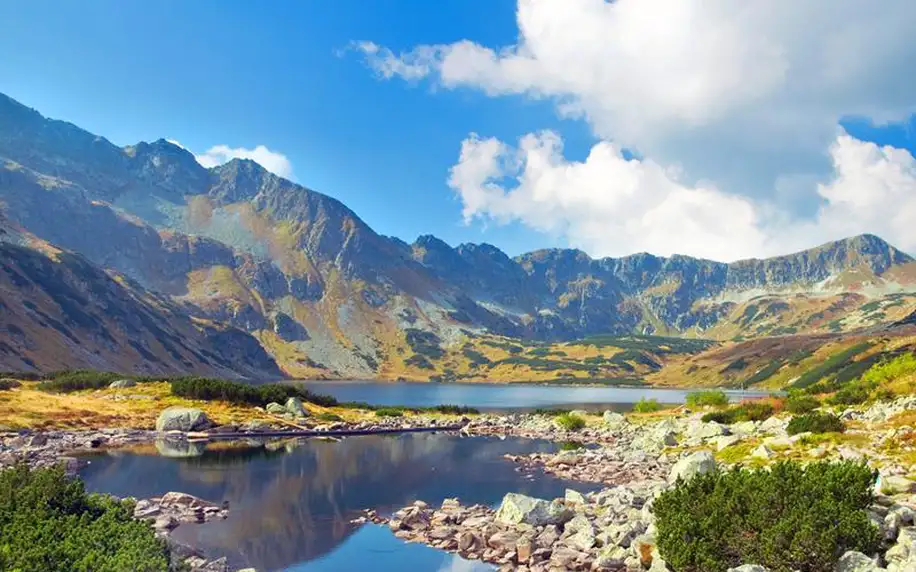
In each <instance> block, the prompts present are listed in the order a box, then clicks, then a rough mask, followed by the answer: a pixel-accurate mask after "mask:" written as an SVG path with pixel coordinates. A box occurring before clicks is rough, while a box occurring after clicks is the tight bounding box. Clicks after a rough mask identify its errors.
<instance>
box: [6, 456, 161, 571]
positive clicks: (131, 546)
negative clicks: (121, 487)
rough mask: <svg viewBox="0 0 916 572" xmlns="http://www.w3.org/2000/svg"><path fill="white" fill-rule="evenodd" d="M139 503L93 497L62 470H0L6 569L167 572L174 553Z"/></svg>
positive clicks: (18, 467)
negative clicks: (142, 515) (139, 516)
mask: <svg viewBox="0 0 916 572" xmlns="http://www.w3.org/2000/svg"><path fill="white" fill-rule="evenodd" d="M132 515H133V503H131V502H128V501H119V500H115V499H114V498H112V497H108V496H104V495H94V494H93V495H90V494H87V493H86V491H85V488H84V487H83V483H82V481H80V480H77V479H69V478H67V476H66V474H65V473H64V470H63V469H62V468H60V467H57V468H53V469H35V470H31V469H29V468H28V467H27V466H26V465H24V464H21V465H17V466H14V467H11V468H9V469H5V470H3V471H2V472H0V570H19V571H27V570H74V571H90V570H91V571H92V572H121V571H122V570H137V571H140V572H158V571H162V572H165V571H166V570H168V569H169V564H168V563H169V552H168V549H167V548H166V545H165V543H164V542H163V541H161V540H159V539H157V538H156V536H155V534H154V533H153V529H152V528H151V527H150V526H149V524H147V523H144V522H140V521H136V520H134V519H133V516H132Z"/></svg>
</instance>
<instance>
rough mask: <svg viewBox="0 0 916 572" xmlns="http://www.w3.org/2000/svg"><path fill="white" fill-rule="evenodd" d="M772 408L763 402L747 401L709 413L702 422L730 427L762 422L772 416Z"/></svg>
mask: <svg viewBox="0 0 916 572" xmlns="http://www.w3.org/2000/svg"><path fill="white" fill-rule="evenodd" d="M774 412H775V411H774V409H773V406H772V405H770V404H769V403H766V402H763V401H748V402H747V403H742V404H741V405H736V406H734V407H730V408H729V409H726V410H724V411H711V412H709V413H707V414H706V415H704V416H703V421H704V422H706V423H709V422H710V421H715V422H716V423H723V424H725V425H731V424H732V423H738V422H739V421H764V420H766V419H769V418H770V417H772V416H773V413H774Z"/></svg>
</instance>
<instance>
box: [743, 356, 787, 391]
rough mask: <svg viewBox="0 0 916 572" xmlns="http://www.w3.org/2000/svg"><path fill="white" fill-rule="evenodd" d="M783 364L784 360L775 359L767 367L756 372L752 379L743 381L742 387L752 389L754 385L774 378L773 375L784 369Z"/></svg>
mask: <svg viewBox="0 0 916 572" xmlns="http://www.w3.org/2000/svg"><path fill="white" fill-rule="evenodd" d="M782 364H783V362H782V360H778V359H774V360H773V361H771V362H770V363H768V364H766V365H765V366H763V367H762V368H760V369H759V370H757V371H756V372H754V374H753V375H751V376H750V377H748V378H747V379H745V380H744V381H742V382H741V385H742V386H744V387H750V386H752V385H754V384H757V383H762V382H764V381H766V380H768V379H770V377H772V376H773V374H775V373H776V372H777V371H779V369H780V368H781V367H782Z"/></svg>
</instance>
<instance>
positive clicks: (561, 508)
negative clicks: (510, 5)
mask: <svg viewBox="0 0 916 572" xmlns="http://www.w3.org/2000/svg"><path fill="white" fill-rule="evenodd" d="M293 406H295V404H293ZM284 409H285V410H286V411H287V413H286V414H284V415H287V416H290V417H292V414H290V413H289V411H288V409H287V408H286V407H284ZM914 409H916V398H912V397H909V398H903V399H898V400H897V401H895V402H893V403H878V404H874V405H872V406H871V407H869V408H867V409H861V410H859V409H847V410H844V411H840V412H839V414H840V416H841V417H842V418H843V419H845V420H847V422H849V423H850V424H851V426H850V428H849V430H848V431H847V433H846V434H844V436H843V438H842V439H840V438H836V439H833V440H831V439H829V438H824V437H823V436H819V437H818V436H811V435H810V434H800V435H794V436H789V435H788V433H787V430H786V429H787V425H788V418H787V417H782V416H774V417H771V418H769V419H767V420H766V421H763V422H753V421H745V422H738V423H734V424H731V425H724V424H719V423H716V422H703V421H702V420H701V419H700V417H701V413H696V412H690V411H687V410H686V409H685V410H681V411H679V412H678V413H677V414H675V415H669V416H666V417H663V418H660V419H658V418H656V419H655V420H645V419H639V418H633V419H631V418H628V417H626V416H624V415H621V414H619V413H614V412H610V411H608V412H605V413H604V414H603V415H601V416H598V415H594V414H586V413H584V412H581V413H579V415H581V416H582V417H587V418H588V423H587V424H586V426H585V427H583V428H581V429H578V430H568V429H564V428H563V427H561V426H560V424H558V423H557V422H556V420H555V419H553V418H551V417H549V416H545V415H539V414H509V415H479V416H474V417H473V418H466V417H465V418H462V419H461V423H462V424H463V427H462V429H461V433H462V434H466V435H482V436H513V437H523V438H531V439H541V440H549V441H553V442H574V443H575V445H573V448H572V449H570V450H561V451H559V452H556V453H533V454H530V455H507V456H506V459H507V462H514V463H516V464H517V465H518V470H519V471H524V472H531V473H536V472H538V471H543V472H546V473H549V474H552V475H554V476H556V477H559V478H562V479H566V480H570V481H580V482H590V483H599V484H602V485H604V487H605V488H603V489H602V490H600V491H597V492H594V493H589V494H585V495H583V494H580V493H577V492H575V491H572V490H569V491H567V493H566V495H565V497H564V498H562V499H554V500H546V499H534V498H530V497H525V496H524V495H518V494H514V493H510V494H509V495H507V496H506V498H505V499H504V500H503V502H502V504H501V505H500V507H498V508H496V509H494V508H491V507H487V506H482V505H475V506H463V505H462V504H461V503H460V501H459V500H458V499H448V500H446V501H445V502H443V503H442V505H441V506H439V507H438V508H431V507H430V506H429V505H427V504H426V503H424V502H422V501H418V502H416V503H414V504H413V505H411V506H408V507H405V508H403V509H401V510H399V511H397V512H395V513H394V514H392V515H379V514H375V513H374V512H371V511H370V512H368V513H367V515H366V517H365V520H368V521H372V522H376V523H380V524H385V525H387V526H389V527H390V528H391V529H392V531H393V532H394V534H395V535H396V536H398V537H399V538H402V539H404V540H407V541H410V542H421V543H424V544H428V545H430V546H432V547H435V548H438V549H441V550H446V551H450V552H455V553H458V554H460V555H461V556H462V557H464V558H467V559H469V560H481V561H485V562H488V563H491V564H494V565H496V566H499V567H500V568H501V569H504V570H522V571H525V570H530V571H547V570H628V571H631V572H636V571H647V570H648V571H651V572H662V571H664V570H668V568H667V566H666V564H665V563H664V561H663V560H662V559H661V557H660V555H659V554H658V550H657V548H656V547H655V536H654V535H655V529H654V526H655V523H654V516H653V514H652V510H651V509H652V501H653V499H654V498H655V497H656V496H657V495H658V494H659V493H660V492H662V491H664V490H665V489H666V488H667V487H669V486H670V485H671V483H673V482H674V481H675V480H676V478H677V477H678V476H682V477H689V476H691V475H693V474H697V473H702V472H706V471H708V470H710V469H711V468H712V467H714V466H716V465H717V464H718V465H730V464H734V463H737V462H741V463H750V464H756V465H766V464H768V463H769V462H772V461H774V460H777V459H780V458H793V459H800V460H805V459H811V460H814V459H824V458H827V459H867V460H868V462H869V463H870V464H871V465H872V466H873V467H874V468H876V469H877V470H878V471H879V474H880V477H879V482H878V484H877V485H876V488H877V491H878V497H877V498H878V500H877V502H876V503H875V505H874V506H872V507H871V509H870V514H871V517H872V519H873V521H874V522H875V523H876V524H878V525H879V526H880V527H881V530H882V532H883V535H884V538H885V540H886V545H885V550H883V552H882V553H881V554H876V555H859V554H857V553H852V554H848V555H845V556H844V558H843V560H841V565H839V566H838V567H837V569H836V570H837V571H838V572H875V571H881V570H887V571H891V572H903V571H905V570H916V528H914V526H913V525H914V514H916V513H914V511H916V482H914V481H912V480H909V479H908V478H907V477H908V476H911V475H913V474H916V466H913V465H912V463H911V461H907V459H912V458H913V457H912V453H913V452H914V447H913V443H914V442H916V440H914V439H913V437H914V429H913V427H912V426H911V425H901V424H896V425H895V424H889V421H890V420H891V419H892V418H894V417H895V416H897V415H899V414H901V413H905V412H908V411H912V410H914ZM166 412H168V415H166ZM166 412H163V416H162V417H161V418H160V419H161V420H163V421H162V423H157V428H158V429H159V431H147V430H134V429H106V430H97V431H60V430H51V431H21V432H7V433H0V466H6V465H10V464H13V463H15V462H20V461H23V462H26V463H28V464H30V465H31V466H35V467H43V466H50V465H54V464H57V463H61V462H63V463H65V464H66V466H67V469H68V470H69V471H71V472H75V471H76V470H77V468H78V462H79V461H78V458H79V457H80V455H81V454H83V453H87V452H91V451H95V450H99V449H103V448H117V447H126V446H131V445H136V444H144V443H150V442H153V443H155V444H156V446H157V448H158V449H159V450H160V453H162V454H170V455H181V456H185V455H196V454H200V453H202V452H203V449H204V447H203V446H202V442H195V441H194V437H198V436H205V435H217V436H218V435H221V434H230V433H235V432H239V431H243V432H246V433H247V434H248V435H250V436H251V437H254V438H257V437H258V435H259V434H262V433H264V432H268V431H273V430H276V429H279V428H283V427H287V425H286V424H284V423H282V422H281V423H277V424H265V423H246V424H241V425H224V426H218V427H216V426H213V424H212V423H210V422H209V420H208V419H207V418H206V415H205V414H204V413H203V412H202V411H200V410H189V409H187V408H179V409H175V408H172V409H171V410H166ZM296 420H297V422H298V424H302V425H304V426H305V425H307V426H308V427H309V429H311V430H315V431H317V432H331V431H335V430H339V429H354V428H359V429H364V430H373V429H381V430H390V429H399V428H403V429H408V428H415V427H418V426H425V427H431V428H435V427H436V426H437V423H442V422H441V421H439V420H437V419H434V418H432V417H427V416H422V415H418V416H410V417H404V418H396V417H395V418H379V419H378V420H373V421H371V422H369V421H364V422H361V423H358V424H349V423H345V422H340V421H334V422H330V423H322V422H320V421H319V420H317V419H312V418H304V417H303V418H299V417H297V418H296ZM201 431H204V432H205V433H201ZM907 455H909V456H907ZM227 510H228V507H226V506H222V505H215V504H212V503H208V502H206V501H203V500H201V499H197V498H195V497H191V496H190V495H184V494H182V493H176V492H172V493H168V494H166V495H163V496H162V497H158V498H154V499H145V500H141V501H139V502H138V504H137V508H136V512H135V516H136V517H137V518H139V519H145V520H150V521H151V524H152V525H153V527H154V529H155V530H156V531H157V534H158V535H160V536H162V537H164V538H167V539H168V538H170V534H169V533H170V532H171V531H172V530H173V529H174V528H175V527H176V526H179V525H182V524H185V523H188V524H189V523H200V522H207V521H208V520H211V519H213V518H226V517H227V514H228V513H227ZM172 544H173V552H174V554H176V557H177V558H180V561H181V562H183V563H185V565H186V566H187V567H189V568H190V569H191V570H194V571H198V572H226V571H227V570H228V565H227V563H226V560H225V559H217V560H213V561H207V560H206V559H204V558H203V557H202V556H201V555H200V554H197V553H195V552H194V551H193V549H191V548H189V547H185V546H180V545H177V544H175V543H172ZM863 559H864V560H863ZM866 561H867V562H870V563H871V564H867V563H866ZM879 564H880V565H883V566H885V567H879ZM734 570H735V571H736V572H761V571H763V570H764V569H763V568H761V567H757V566H756V565H754V563H748V564H747V565H746V566H742V567H739V568H736V569H734Z"/></svg>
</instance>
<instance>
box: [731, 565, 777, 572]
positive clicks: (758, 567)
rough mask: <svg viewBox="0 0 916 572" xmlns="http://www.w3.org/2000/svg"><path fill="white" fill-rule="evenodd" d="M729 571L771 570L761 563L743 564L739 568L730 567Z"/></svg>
mask: <svg viewBox="0 0 916 572" xmlns="http://www.w3.org/2000/svg"><path fill="white" fill-rule="evenodd" d="M728 572H770V569H769V568H765V567H763V566H761V565H760V564H742V565H741V566H738V567H737V568H729V569H728Z"/></svg>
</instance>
